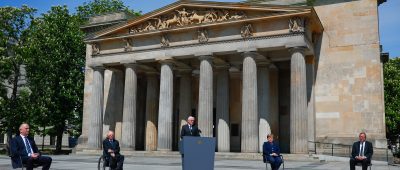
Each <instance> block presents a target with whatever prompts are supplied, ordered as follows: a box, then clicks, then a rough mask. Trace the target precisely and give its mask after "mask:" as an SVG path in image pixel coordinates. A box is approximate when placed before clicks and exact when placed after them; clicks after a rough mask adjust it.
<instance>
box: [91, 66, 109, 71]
mask: <svg viewBox="0 0 400 170" xmlns="http://www.w3.org/2000/svg"><path fill="white" fill-rule="evenodd" d="M90 68H92V69H93V70H94V71H104V70H105V69H106V67H104V66H103V65H98V66H90Z"/></svg>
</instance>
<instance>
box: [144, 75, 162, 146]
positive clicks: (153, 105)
mask: <svg viewBox="0 0 400 170" xmlns="http://www.w3.org/2000/svg"><path fill="white" fill-rule="evenodd" d="M158 88H159V86H158V78H157V73H147V94H146V146H145V149H146V151H155V150H157V111H158V91H159V90H158Z"/></svg>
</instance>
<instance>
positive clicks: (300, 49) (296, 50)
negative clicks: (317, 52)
mask: <svg viewBox="0 0 400 170" xmlns="http://www.w3.org/2000/svg"><path fill="white" fill-rule="evenodd" d="M306 49H307V48H306V47H301V46H299V47H291V48H289V52H290V53H291V54H294V53H296V52H298V53H301V54H303V56H304V53H305V51H306Z"/></svg>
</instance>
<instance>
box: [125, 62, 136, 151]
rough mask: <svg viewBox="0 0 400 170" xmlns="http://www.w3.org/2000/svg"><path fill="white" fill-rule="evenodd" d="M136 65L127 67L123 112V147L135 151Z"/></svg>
mask: <svg viewBox="0 0 400 170" xmlns="http://www.w3.org/2000/svg"><path fill="white" fill-rule="evenodd" d="M136 67H137V66H136V65H135V64H126V65H125V88H124V107H123V111H122V140H121V147H122V148H125V149H132V150H134V149H135V135H136V98H137V75H136V69H137V68H136Z"/></svg>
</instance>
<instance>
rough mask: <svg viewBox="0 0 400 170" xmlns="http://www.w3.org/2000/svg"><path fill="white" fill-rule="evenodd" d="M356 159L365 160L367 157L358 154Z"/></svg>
mask: <svg viewBox="0 0 400 170" xmlns="http://www.w3.org/2000/svg"><path fill="white" fill-rule="evenodd" d="M356 159H357V160H364V159H367V157H365V156H356Z"/></svg>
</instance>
